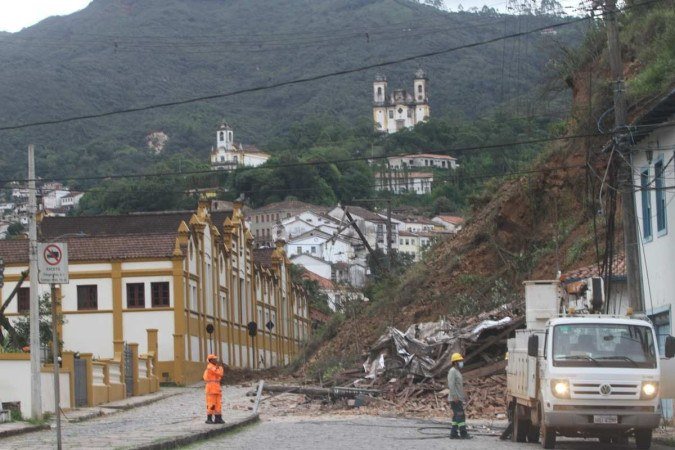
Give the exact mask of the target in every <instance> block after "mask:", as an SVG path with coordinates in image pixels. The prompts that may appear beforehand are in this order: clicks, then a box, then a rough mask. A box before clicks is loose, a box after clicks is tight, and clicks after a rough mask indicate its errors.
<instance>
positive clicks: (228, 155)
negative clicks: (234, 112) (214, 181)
mask: <svg viewBox="0 0 675 450" xmlns="http://www.w3.org/2000/svg"><path fill="white" fill-rule="evenodd" d="M269 158H270V155H269V154H268V153H265V152H263V151H261V150H259V149H258V148H256V147H255V146H253V145H244V144H241V143H238V142H235V141H234V131H232V127H230V126H229V125H228V124H226V123H223V124H221V125H220V127H219V128H218V130H217V131H216V146H215V147H214V148H212V149H211V168H212V169H213V170H227V171H232V170H235V169H237V168H238V167H258V166H261V165H263V164H265V162H266V161H267V160H268V159H269Z"/></svg>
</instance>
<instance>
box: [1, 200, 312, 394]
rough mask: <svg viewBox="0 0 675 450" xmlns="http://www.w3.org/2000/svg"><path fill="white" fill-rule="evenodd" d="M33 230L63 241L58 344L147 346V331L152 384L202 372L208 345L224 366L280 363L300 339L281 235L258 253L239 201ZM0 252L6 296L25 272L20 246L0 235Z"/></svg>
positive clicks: (19, 309)
mask: <svg viewBox="0 0 675 450" xmlns="http://www.w3.org/2000/svg"><path fill="white" fill-rule="evenodd" d="M40 234H41V240H42V241H44V242H67V243H68V253H69V278H70V283H69V284H64V285H61V286H60V287H59V288H58V290H57V295H59V296H60V298H61V304H60V312H61V313H62V314H63V317H64V320H65V323H64V324H63V325H62V326H61V333H60V335H61V336H62V340H63V342H64V344H63V348H64V349H65V350H74V351H77V352H81V353H92V354H93V355H94V357H98V358H112V357H113V356H114V348H115V345H116V344H117V345H118V346H119V344H120V343H122V342H128V343H132V342H133V343H138V344H139V353H147V352H148V351H152V349H147V348H144V347H146V346H147V335H148V331H147V330H148V329H151V330H153V329H156V330H157V353H158V355H157V360H158V362H157V370H156V373H157V376H158V377H159V380H160V381H174V382H177V383H180V384H185V383H190V382H193V381H196V380H199V379H200V378H201V374H202V371H203V369H204V361H205V358H206V355H207V354H208V353H210V352H216V353H218V354H219V355H220V356H221V358H222V359H223V361H224V362H226V363H227V364H229V365H230V366H232V367H247V368H261V367H270V366H274V365H283V364H287V363H288V362H290V360H291V358H293V356H294V355H295V354H296V353H297V352H298V350H299V348H300V346H301V345H302V343H303V341H304V340H306V339H307V337H308V335H309V332H310V319H309V308H308V301H307V298H306V296H305V293H304V291H303V290H302V289H301V288H300V287H299V286H297V285H294V284H293V283H292V282H291V278H290V261H289V259H288V258H287V256H286V254H285V252H284V245H285V242H281V241H280V242H278V243H276V247H275V248H273V249H269V250H268V254H267V255H266V256H265V258H266V259H265V261H256V260H255V259H254V251H253V248H254V245H253V244H254V242H253V241H254V239H253V236H252V234H251V233H250V231H249V230H248V229H247V227H246V225H245V221H244V216H243V213H242V205H241V204H240V203H235V204H234V206H233V209H232V210H231V211H211V210H210V205H209V203H208V202H206V201H202V202H200V203H199V207H198V209H197V211H192V212H191V211H183V212H162V213H141V214H129V215H122V216H120V215H118V216H91V217H46V218H44V219H43V220H42V222H41V223H40ZM0 257H3V258H4V260H5V264H6V268H5V284H4V287H3V288H2V290H0V298H6V297H7V296H8V294H9V293H10V292H11V291H12V290H13V289H14V287H15V286H16V283H17V282H18V280H19V277H20V274H21V272H22V271H25V270H27V267H28V242H27V241H26V240H7V241H0ZM40 291H41V292H48V291H49V286H46V285H41V286H40ZM28 298H29V292H28V282H25V283H24V284H23V288H22V289H21V290H20V292H19V294H18V298H17V299H15V300H14V301H13V302H12V304H11V305H10V306H9V308H8V316H10V317H13V318H16V317H17V316H18V315H19V314H21V313H25V312H27V308H28ZM253 324H255V325H253ZM207 325H212V326H213V332H212V333H211V334H209V333H207ZM251 328H256V333H255V336H251V335H250V334H251V333H250V330H251Z"/></svg>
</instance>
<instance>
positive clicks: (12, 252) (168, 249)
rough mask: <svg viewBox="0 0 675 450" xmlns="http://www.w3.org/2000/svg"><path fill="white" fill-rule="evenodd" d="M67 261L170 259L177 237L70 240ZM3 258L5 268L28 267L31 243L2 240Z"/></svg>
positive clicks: (84, 238)
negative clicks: (29, 245) (25, 265)
mask: <svg viewBox="0 0 675 450" xmlns="http://www.w3.org/2000/svg"><path fill="white" fill-rule="evenodd" d="M63 241H65V242H67V243H68V261H70V262H75V261H99V260H110V259H121V260H125V259H140V258H170V257H171V256H172V255H173V250H174V246H175V243H176V234H173V235H170V234H165V233H160V234H152V233H148V234H144V235H117V236H94V237H67V238H64V239H63ZM0 256H2V257H3V258H4V260H5V263H6V264H27V263H28V240H27V239H12V240H0Z"/></svg>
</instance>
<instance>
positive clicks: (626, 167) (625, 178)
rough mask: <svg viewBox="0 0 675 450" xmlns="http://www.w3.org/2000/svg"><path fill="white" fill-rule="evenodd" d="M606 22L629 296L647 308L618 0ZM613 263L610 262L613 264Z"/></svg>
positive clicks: (612, 1) (638, 307)
mask: <svg viewBox="0 0 675 450" xmlns="http://www.w3.org/2000/svg"><path fill="white" fill-rule="evenodd" d="M604 12H605V22H606V24H607V51H608V53H609V66H610V71H611V76H612V79H613V80H614V132H613V139H614V145H615V146H616V149H617V151H619V152H620V153H621V154H623V158H622V159H621V161H619V164H621V166H620V167H619V171H618V181H619V183H620V189H621V204H622V207H621V222H622V223H623V242H624V247H625V252H626V281H627V285H628V299H629V302H630V306H631V307H632V308H633V310H634V311H636V312H637V311H644V310H645V303H644V298H643V293H642V277H641V272H640V249H639V248H638V245H639V242H638V239H639V238H638V234H637V224H636V220H637V214H636V212H635V195H634V192H633V184H634V183H633V168H632V153H631V149H630V146H629V145H627V144H626V140H625V126H626V99H625V97H624V81H623V63H622V60H621V47H620V44H619V32H618V30H617V24H616V22H617V14H618V11H617V9H616V0H606V1H605V7H604ZM611 263H612V262H611V261H610V264H611Z"/></svg>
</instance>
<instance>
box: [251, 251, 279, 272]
mask: <svg viewBox="0 0 675 450" xmlns="http://www.w3.org/2000/svg"><path fill="white" fill-rule="evenodd" d="M272 253H274V249H273V248H271V247H269V248H255V249H253V254H252V256H253V262H254V263H256V264H260V266H261V267H267V268H269V267H272Z"/></svg>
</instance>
